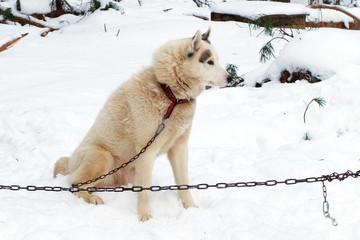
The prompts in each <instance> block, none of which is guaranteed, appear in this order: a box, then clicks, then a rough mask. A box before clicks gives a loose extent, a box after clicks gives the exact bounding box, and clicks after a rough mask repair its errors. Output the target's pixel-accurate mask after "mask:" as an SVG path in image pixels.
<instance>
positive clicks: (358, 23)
mask: <svg viewBox="0 0 360 240" xmlns="http://www.w3.org/2000/svg"><path fill="white" fill-rule="evenodd" d="M309 7H310V8H314V9H331V10H335V11H339V12H342V13H343V14H345V15H347V16H349V17H351V18H352V19H354V22H353V23H351V22H350V23H349V28H350V29H360V19H359V18H358V17H356V16H355V15H353V14H351V13H349V12H348V11H346V10H344V9H342V8H340V7H337V6H327V5H314V4H310V5H309ZM309 25H310V24H308V26H309ZM337 25H341V23H331V24H329V27H337ZM343 25H344V27H340V28H345V24H344V23H343ZM320 27H328V26H326V23H321V24H320Z"/></svg>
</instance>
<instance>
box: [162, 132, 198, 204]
mask: <svg viewBox="0 0 360 240" xmlns="http://www.w3.org/2000/svg"><path fill="white" fill-rule="evenodd" d="M189 135H190V127H189V129H187V131H186V132H185V133H184V134H183V135H182V136H180V137H179V138H178V139H177V140H176V141H175V143H174V145H173V146H172V147H171V148H170V150H169V151H168V158H169V160H170V163H171V167H172V169H173V172H174V177H175V182H176V184H177V185H188V184H189V177H188V139H189ZM179 196H180V199H181V202H182V204H183V206H184V208H189V207H197V206H196V204H195V203H194V200H193V198H192V196H191V194H190V191H189V190H179Z"/></svg>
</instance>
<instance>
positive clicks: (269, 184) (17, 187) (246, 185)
mask: <svg viewBox="0 0 360 240" xmlns="http://www.w3.org/2000/svg"><path fill="white" fill-rule="evenodd" d="M349 177H352V178H359V177H360V170H358V171H357V172H353V171H350V170H349V171H346V172H344V173H340V174H339V173H336V172H334V173H332V174H330V175H323V176H321V177H308V178H302V179H295V178H290V179H286V180H283V181H278V180H267V181H264V182H257V181H250V182H235V183H225V182H220V183H216V184H208V183H200V184H193V185H167V186H150V187H142V186H133V187H104V188H96V187H87V188H81V187H80V186H72V187H59V186H56V187H53V186H44V187H37V186H33V185H29V186H20V185H10V186H8V185H0V190H12V191H19V190H27V191H47V192H61V191H66V192H89V193H93V192H142V191H151V192H159V191H174V190H180V191H181V190H190V189H197V190H205V189H225V188H251V187H258V186H267V187H272V186H276V185H279V184H285V185H294V184H298V183H315V182H322V183H323V197H324V206H325V205H327V204H326V203H325V202H327V190H326V186H325V184H324V182H325V181H328V182H331V181H333V180H339V181H343V180H345V179H347V178H349ZM91 181H92V180H91ZM84 184H87V183H84ZM325 210H327V211H325ZM328 210H329V208H328V207H326V206H325V207H324V213H328Z"/></svg>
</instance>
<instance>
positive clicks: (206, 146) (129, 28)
mask: <svg viewBox="0 0 360 240" xmlns="http://www.w3.org/2000/svg"><path fill="white" fill-rule="evenodd" d="M161 2H163V4H164V5H163V6H164V8H166V7H168V5H166V4H168V2H167V1H165V0H164V1H161V0H157V1H150V0H148V1H145V0H143V6H142V7H139V6H138V5H137V2H136V1H130V0H128V1H122V2H121V3H120V4H121V5H122V6H123V7H124V9H125V14H124V15H122V14H121V13H120V12H116V11H114V10H109V11H96V12H95V13H94V14H92V15H89V16H87V17H85V18H83V19H81V17H78V18H77V19H75V18H74V19H72V21H71V22H76V21H75V20H77V21H79V22H77V23H74V24H71V25H67V24H63V27H62V28H61V29H60V30H58V31H54V32H52V33H49V35H48V36H47V37H45V38H42V37H40V33H41V32H42V31H43V29H38V28H35V27H29V26H24V27H21V26H18V25H0V39H1V40H3V39H6V38H12V37H14V36H16V35H17V34H22V33H24V32H28V33H29V35H28V36H27V37H25V38H23V39H21V40H20V41H19V42H18V43H17V44H16V45H15V46H14V47H13V48H11V49H9V50H6V51H4V52H1V53H0V185H11V184H19V185H23V186H26V185H37V186H68V185H67V177H66V176H59V177H58V178H56V179H53V178H52V170H53V166H54V163H55V161H56V160H57V159H58V158H59V157H60V156H64V155H69V154H71V152H72V151H73V150H74V148H75V147H76V146H77V144H78V143H79V142H80V141H81V139H82V138H83V136H84V135H85V133H86V132H87V130H88V129H89V127H90V126H91V124H92V122H93V121H94V119H95V117H96V115H97V113H98V111H99V109H100V108H101V107H102V105H103V103H104V102H105V100H106V98H107V96H108V95H109V94H110V93H111V92H112V91H113V90H114V89H115V88H116V87H117V86H119V85H120V84H121V83H123V82H124V81H126V80H127V79H128V78H129V77H130V76H131V75H132V74H134V73H136V72H137V71H139V70H141V69H142V68H143V67H144V66H147V65H150V64H151V58H152V53H153V52H154V51H155V50H156V49H157V48H158V47H159V46H160V45H161V44H163V43H164V42H166V41H168V40H170V39H177V38H184V37H191V36H192V35H193V34H195V32H196V30H197V29H201V30H202V31H205V30H207V28H208V27H209V26H212V36H211V41H212V44H213V45H214V47H215V48H216V49H217V51H218V54H219V57H220V62H221V64H222V65H223V66H225V65H226V63H233V64H236V65H237V66H238V68H239V73H240V74H245V76H248V75H249V73H250V72H251V74H253V76H255V77H256V75H257V78H258V79H261V78H262V77H264V76H268V74H273V76H274V78H276V74H278V71H277V70H280V69H284V68H288V67H292V68H295V67H297V66H299V67H309V68H310V69H311V70H312V71H314V72H316V73H325V74H327V75H328V78H327V79H326V80H325V81H323V82H320V83H317V84H309V83H307V82H303V81H299V82H296V83H294V84H280V83H278V82H277V81H275V80H273V81H272V82H270V83H267V84H264V86H263V87H262V88H254V87H253V86H252V83H251V82H247V84H246V85H245V87H242V88H233V89H213V90H208V91H205V92H204V93H203V94H202V95H201V96H199V98H198V106H197V109H196V115H195V119H194V124H193V128H192V134H191V137H190V145H189V147H190V153H189V155H190V157H189V158H190V159H189V175H190V181H191V183H192V184H197V183H205V182H206V183H216V182H240V181H263V180H268V179H269V180H270V179H277V180H284V179H286V178H305V177H313V176H321V175H322V174H328V173H332V172H334V171H337V172H344V171H346V170H348V169H350V170H359V169H360V111H359V105H360V97H359V92H360V84H359V79H360V61H359V51H358V49H359V40H360V36H359V32H357V31H350V30H337V29H318V30H313V31H310V32H307V31H301V32H300V34H299V35H298V36H296V38H295V39H294V40H292V41H291V42H290V43H289V44H287V45H286V46H285V48H284V49H283V50H282V51H277V52H276V55H277V56H278V58H276V59H274V60H272V61H270V62H269V63H267V64H261V63H259V55H258V52H259V49H260V48H261V46H262V45H263V44H264V43H265V42H266V41H268V40H269V37H266V36H263V35H260V36H259V37H256V36H257V35H258V33H259V32H260V31H261V30H257V31H255V30H251V32H250V31H249V28H248V25H246V24H239V25H237V24H235V23H234V22H208V21H203V20H200V19H198V18H194V17H191V16H185V15H183V14H182V13H179V12H176V11H173V12H172V11H169V12H163V11H162V10H163V9H162V7H161V5H160V7H154V5H153V4H157V3H161ZM182 2H184V5H183V8H184V9H185V8H186V9H187V8H188V7H189V5H191V4H192V3H191V2H192V1H182ZM178 4H179V5H180V3H178ZM194 11H197V9H194ZM66 18H67V16H63V18H62V19H66ZM69 19H70V17H69ZM59 21H60V19H59ZM104 24H106V26H107V32H105V31H104ZM119 29H120V33H119V36H118V37H116V35H117V32H118V30H119ZM274 45H275V48H276V49H281V48H282V47H283V46H284V42H282V41H274ZM254 70H257V72H258V74H256V73H257V72H255V71H254ZM320 96H321V97H323V98H324V99H325V100H326V101H327V104H326V106H325V107H323V108H319V107H318V106H317V105H316V104H312V105H311V106H310V108H309V110H308V113H307V124H304V122H303V120H302V118H303V113H304V110H305V107H306V105H305V103H308V102H310V100H311V99H313V98H315V97H320ZM306 133H307V134H308V135H309V136H311V141H305V140H304V139H303V137H304V136H305V134H306ZM173 183H174V180H173V174H172V172H171V167H170V164H169V163H168V162H167V160H166V157H165V156H160V157H159V158H158V159H157V161H156V164H155V166H154V172H153V184H154V185H169V184H173ZM326 186H327V190H328V201H329V203H330V214H331V216H332V217H335V218H336V220H337V221H338V222H339V226H338V227H333V226H332V225H331V221H330V220H329V219H325V218H324V216H323V213H322V202H323V193H322V185H321V183H312V184H306V183H302V184H298V185H294V186H285V185H279V186H276V187H256V188H239V189H234V188H232V189H226V190H201V191H196V190H192V194H193V197H194V200H195V201H196V203H197V204H198V206H199V208H195V209H188V210H185V209H183V208H182V206H181V202H180V200H179V199H178V196H177V193H176V192H172V191H171V192H159V193H153V194H152V198H151V208H152V215H153V217H154V218H153V219H151V220H149V221H148V222H145V223H142V222H138V220H137V212H136V194H134V193H100V195H101V197H102V198H103V199H104V200H105V205H102V206H94V205H90V204H87V203H85V202H84V201H83V200H82V199H79V198H77V197H75V196H74V195H72V194H70V193H66V192H61V193H52V192H41V191H39V192H27V191H8V190H0V239H4V240H35V239H36V240H48V239H52V240H72V239H99V238H100V239H104V240H106V239H136V240H142V239H145V240H148V239H149V240H157V239H170V240H173V239H174V240H176V239H187V240H192V239H194V240H195V239H196V240H205V239H209V240H210V239H211V240H212V239H223V240H254V239H266V240H288V239H297V240H303V239H308V240H319V239H334V240H338V239H357V238H358V237H359V236H360V229H359V224H360V215H359V214H358V213H359V212H360V201H359V198H360V188H359V179H348V180H345V181H343V182H339V181H334V182H331V183H327V184H326Z"/></svg>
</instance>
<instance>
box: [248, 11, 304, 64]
mask: <svg viewBox="0 0 360 240" xmlns="http://www.w3.org/2000/svg"><path fill="white" fill-rule="evenodd" d="M250 27H251V28H252V29H254V30H257V29H259V28H260V27H263V30H262V31H261V32H260V33H259V34H258V35H257V37H258V36H260V35H261V34H265V35H266V36H270V37H272V38H271V39H270V40H269V41H268V42H266V43H265V44H264V46H263V47H262V48H261V49H260V51H259V54H260V62H262V63H265V62H267V61H268V60H270V59H271V58H273V57H275V55H274V47H273V45H272V41H274V40H275V39H280V40H284V41H286V42H289V39H290V38H294V30H293V29H291V28H290V29H284V28H274V26H273V24H272V22H271V19H270V18H269V17H267V16H263V17H259V18H258V19H256V20H255V21H253V22H251V23H250ZM251 28H250V29H251ZM296 31H298V29H296Z"/></svg>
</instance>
